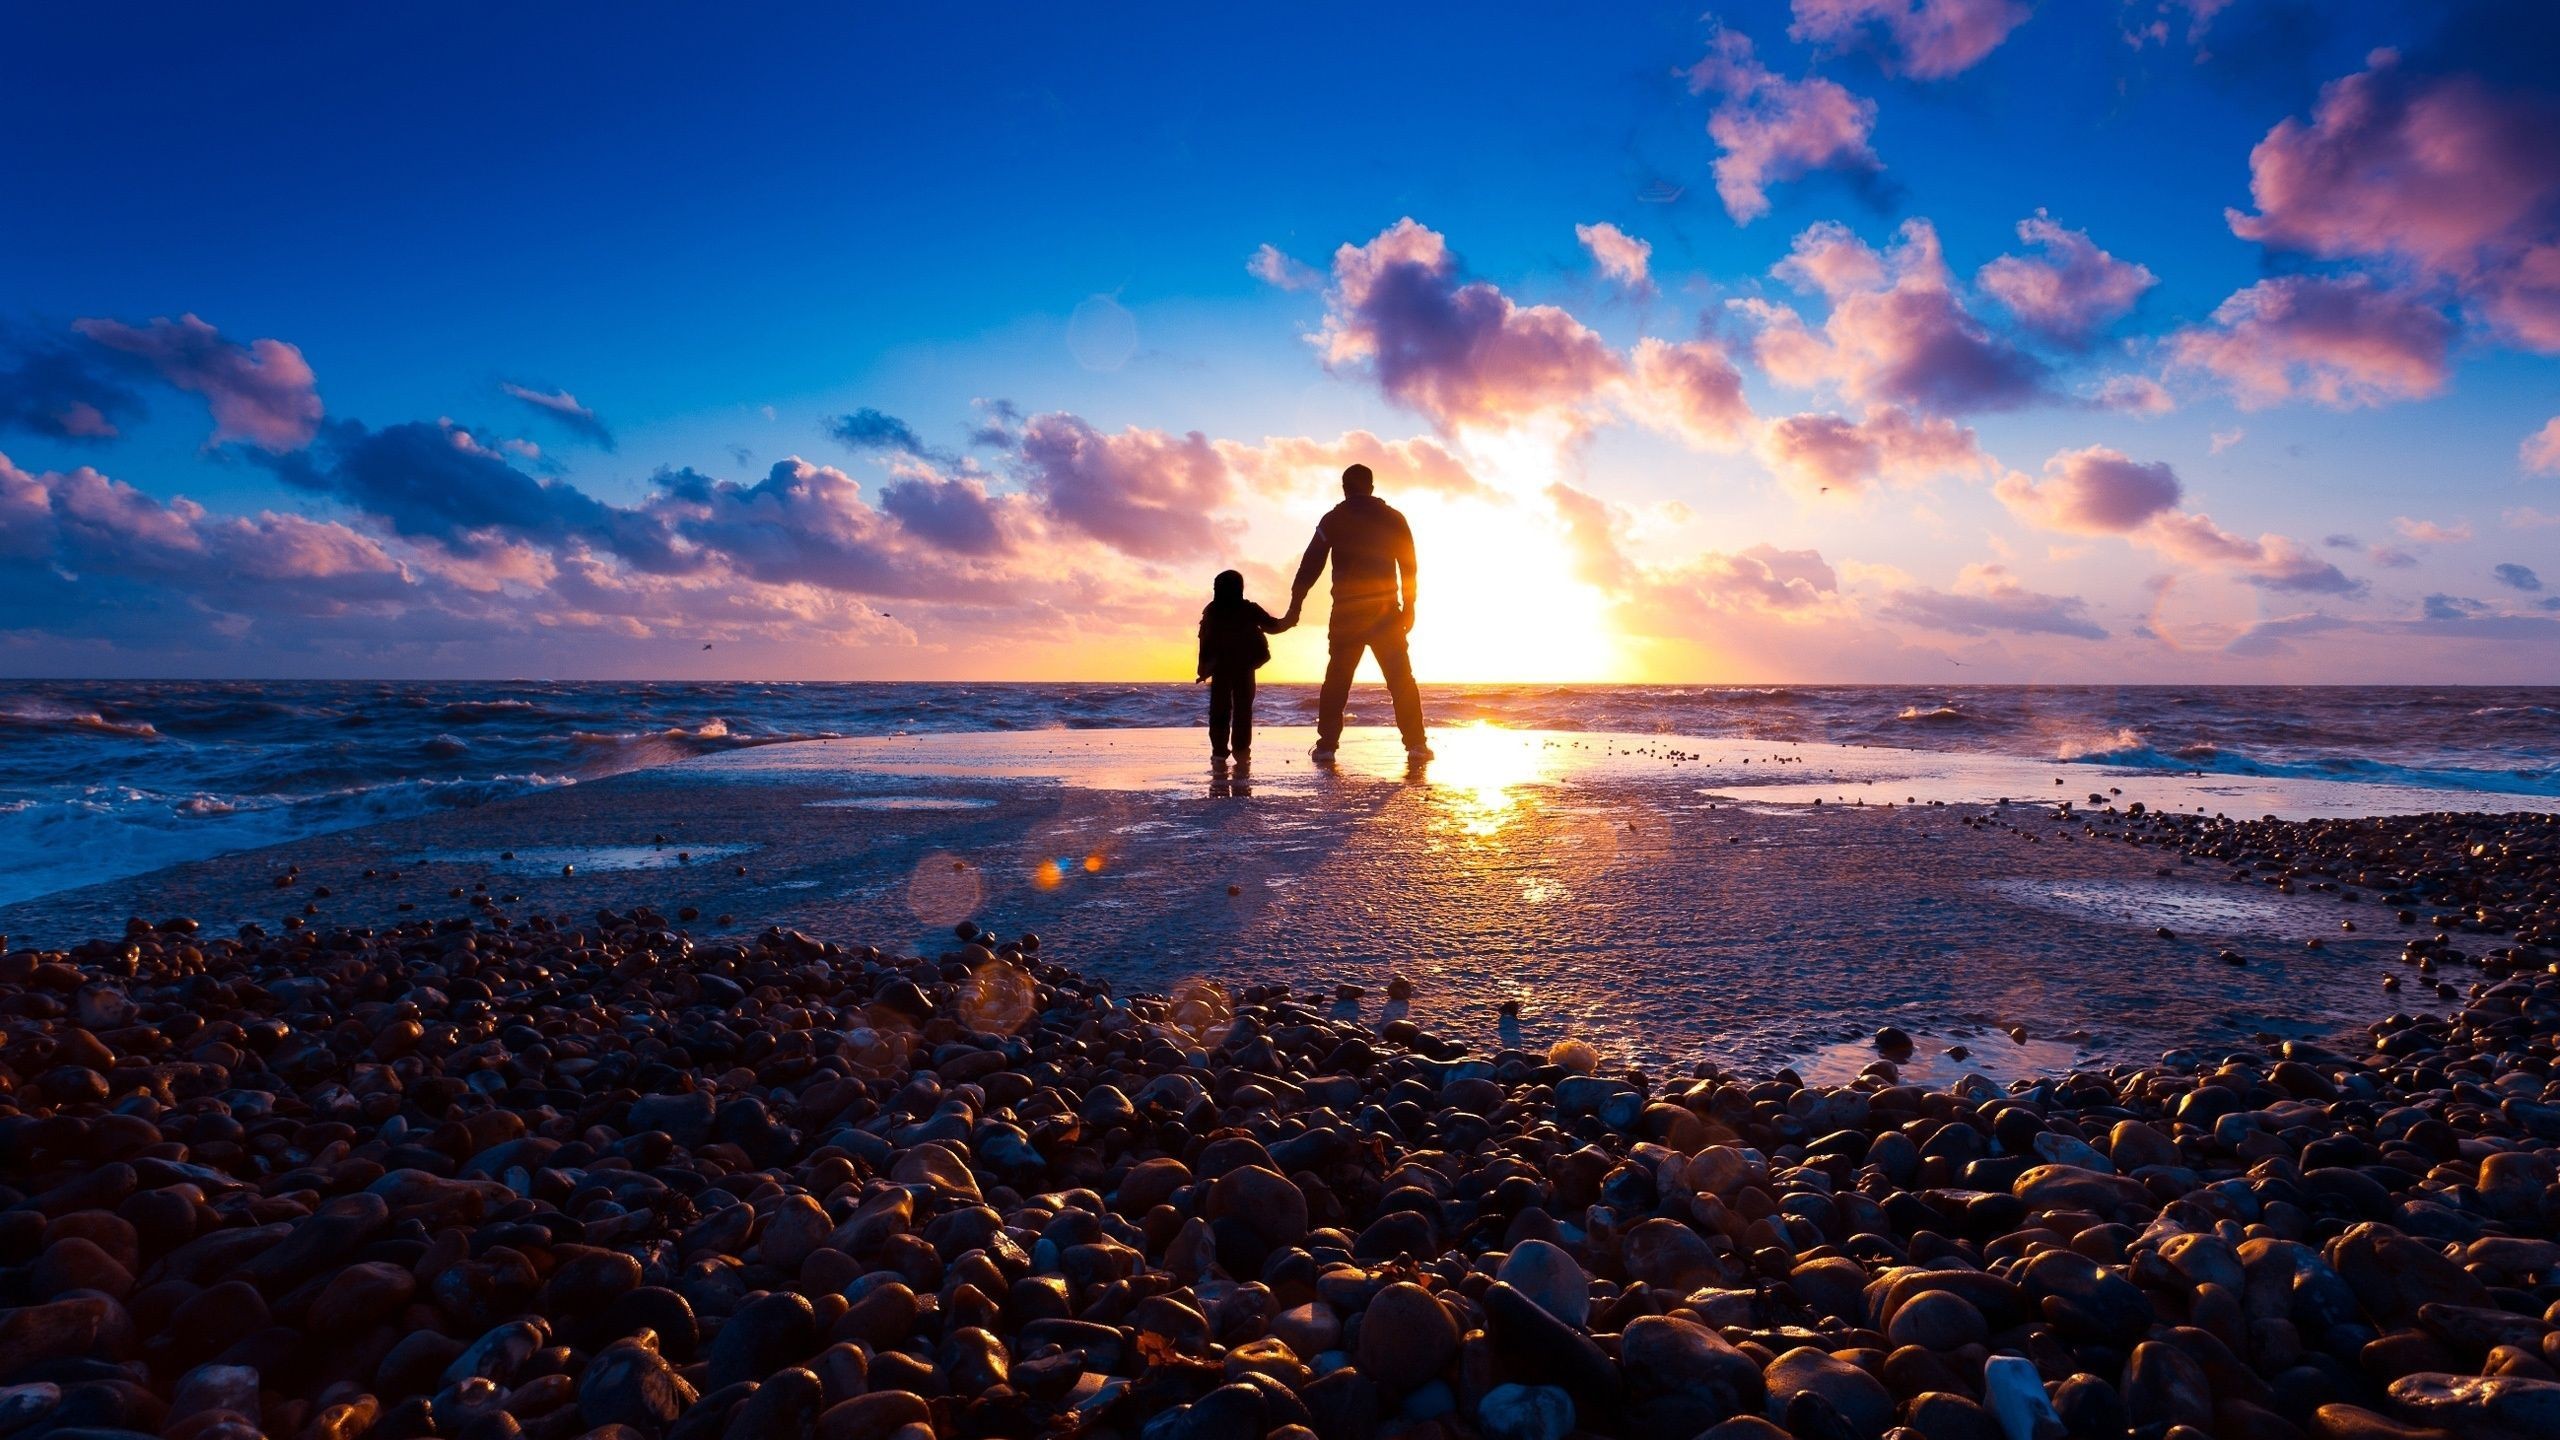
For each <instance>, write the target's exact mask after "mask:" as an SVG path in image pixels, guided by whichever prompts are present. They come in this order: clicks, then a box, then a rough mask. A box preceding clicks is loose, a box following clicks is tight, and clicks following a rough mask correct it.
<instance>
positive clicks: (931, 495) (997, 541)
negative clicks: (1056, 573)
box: [880, 475, 1007, 555]
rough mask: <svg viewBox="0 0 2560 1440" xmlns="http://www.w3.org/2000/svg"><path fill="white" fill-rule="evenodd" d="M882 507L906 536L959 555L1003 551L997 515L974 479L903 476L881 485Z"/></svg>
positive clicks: (983, 489) (1004, 545) (968, 477)
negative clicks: (907, 534) (914, 537)
mask: <svg viewBox="0 0 2560 1440" xmlns="http://www.w3.org/2000/svg"><path fill="white" fill-rule="evenodd" d="M880 508H881V509H883V510H885V511H887V512H888V513H889V514H890V515H892V516H894V517H896V519H897V521H898V524H899V525H900V526H901V527H903V528H904V529H905V530H906V531H907V533H909V534H911V535H914V536H916V537H917V538H918V539H921V540H925V541H929V542H931V543H932V544H934V545H937V546H939V547H941V548H942V549H945V550H949V551H952V552H953V553H955V554H960V555H994V554H999V553H1001V552H1002V551H1004V550H1005V549H1006V548H1007V542H1006V539H1005V534H1004V526H1003V524H1002V521H1001V520H1000V518H999V515H1000V511H999V509H998V507H997V506H996V504H995V503H994V501H992V500H991V499H990V498H989V497H988V495H987V487H986V486H985V485H984V484H983V483H981V482H980V481H978V480H977V479H976V478H975V477H971V476H962V477H959V478H956V479H950V478H945V477H943V476H939V475H908V476H901V477H899V478H898V479H896V480H893V481H891V482H889V484H887V485H886V486H883V487H882V488H881V491H880Z"/></svg>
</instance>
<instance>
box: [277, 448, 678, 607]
mask: <svg viewBox="0 0 2560 1440" xmlns="http://www.w3.org/2000/svg"><path fill="white" fill-rule="evenodd" d="M314 450H315V453H312V454H297V455H289V456H279V457H276V458H275V459H274V460H273V461H271V462H270V466H271V468H272V469H273V470H274V471H275V473H276V474H277V476H278V477H279V478H281V479H283V480H284V481H285V482H286V483H287V484H289V485H293V486H295V487H297V488H299V489H303V490H307V491H311V492H313V493H316V494H322V495H327V496H330V497H332V498H334V499H336V500H339V501H341V502H343V503H345V504H347V505H349V506H352V507H353V508H355V509H356V510H358V511H360V512H362V513H363V514H365V515H367V516H370V517H372V518H374V519H376V520H379V521H381V522H382V523H383V524H385V525H387V526H388V527H389V528H390V529H391V531H392V533H394V534H396V535H400V536H403V537H405V538H408V539H411V540H418V541H426V542H433V543H434V544H437V545H440V546H442V547H444V548H445V549H448V550H450V551H453V552H454V553H456V554H458V555H463V556H476V557H486V556H489V555H491V554H493V553H494V552H496V551H497V550H499V549H501V548H503V547H505V546H508V545H519V544H520V545H533V546H538V547H542V548H546V549H548V548H556V547H561V546H567V545H571V544H579V545H590V546H593V547H595V548H597V549H600V550H604V551H608V552H610V553H612V554H614V555H616V556H619V557H620V558H622V559H623V560H625V561H627V562H629V563H631V564H633V565H636V566H639V567H640V568H642V569H644V570H648V571H652V572H655V573H660V574H681V573H685V572H687V571H691V570H694V569H697V568H699V566H700V563H701V562H700V560H699V558H698V557H695V556H692V555H690V554H687V553H686V552H685V551H684V549H683V548H682V547H681V546H678V545H676V544H675V543H673V541H672V539H671V537H670V536H669V534H668V532H667V530H666V528H665V527H664V525H662V524H661V523H660V522H659V521H658V520H657V518H656V517H654V516H651V515H648V514H646V513H643V512H640V511H635V510H626V509H622V508H620V507H617V506H613V505H608V504H606V503H605V502H603V501H601V500H598V499H596V498H595V497H594V496H592V495H589V494H587V493H586V492H585V491H583V490H580V489H579V488H578V487H577V486H575V485H572V484H570V483H569V482H567V481H565V480H560V479H556V478H555V479H540V480H537V479H535V478H534V477H533V476H530V475H527V474H526V473H525V472H523V471H522V470H519V469H517V468H516V467H515V466H514V465H512V464H510V463H509V462H508V461H507V459H506V457H505V456H504V455H502V454H500V453H499V452H498V451H496V450H493V449H491V448H490V447H489V446H487V445H486V444H483V443H482V442H481V440H480V439H479V437H478V436H477V435H475V434H473V433H472V432H471V431H470V430H468V429H466V428H464V427H462V426H459V425H456V424H454V423H452V422H451V421H440V422H438V423H435V424H427V423H424V422H421V421H412V422H409V423H406V424H400V425H393V426H389V427H387V428H385V429H381V430H369V429H367V428H365V427H364V426H363V425H361V424H358V423H357V422H355V421H352V420H342V421H337V422H334V423H332V424H330V425H328V426H327V427H325V428H324V429H323V431H322V432H321V434H320V436H319V444H318V445H317V446H315V447H314Z"/></svg>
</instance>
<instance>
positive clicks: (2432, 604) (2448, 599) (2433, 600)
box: [2418, 595, 2489, 621]
mask: <svg viewBox="0 0 2560 1440" xmlns="http://www.w3.org/2000/svg"><path fill="white" fill-rule="evenodd" d="M2487 613H2489V607H2488V606H2487V605H2486V604H2484V603H2483V602H2481V601H2478V600H2474V599H2471V598H2470V597H2468V596H2465V595H2430V596H2428V597H2427V598H2426V599H2425V600H2424V601H2421V602H2420V603H2419V607H2418V614H2419V617H2420V618H2422V619H2427V620H2452V621H2460V620H2468V619H2471V618H2472V617H2473V616H2475V615H2485V614H2487Z"/></svg>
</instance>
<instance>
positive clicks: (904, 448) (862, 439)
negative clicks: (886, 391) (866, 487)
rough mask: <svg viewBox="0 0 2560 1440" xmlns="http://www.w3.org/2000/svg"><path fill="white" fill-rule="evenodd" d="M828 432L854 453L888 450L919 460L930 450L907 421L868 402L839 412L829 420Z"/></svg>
mask: <svg viewBox="0 0 2560 1440" xmlns="http://www.w3.org/2000/svg"><path fill="white" fill-rule="evenodd" d="M827 436H828V438H829V439H832V440H834V441H835V442H836V443H837V444H839V445H842V446H844V447H845V448H846V449H848V450H851V451H853V452H854V453H855V454H857V455H870V454H877V453H880V452H882V451H887V452H889V453H891V454H897V455H911V456H914V457H915V458H917V459H920V460H921V459H926V458H929V457H930V456H931V454H932V452H931V451H930V450H928V449H927V448H926V446H925V443H924V441H923V440H922V439H920V438H918V437H917V435H916V432H915V430H914V429H913V428H912V427H910V426H909V425H908V424H907V422H906V421H904V420H901V419H899V418H898V417H897V416H895V415H891V414H887V413H885V412H883V411H879V410H874V409H872V408H871V407H870V406H868V405H865V406H864V407H862V408H861V409H859V410H856V411H854V412H853V413H852V414H850V415H838V416H835V417H833V418H832V419H830V420H828V421H827Z"/></svg>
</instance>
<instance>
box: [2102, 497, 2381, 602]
mask: <svg viewBox="0 0 2560 1440" xmlns="http://www.w3.org/2000/svg"><path fill="white" fill-rule="evenodd" d="M2137 538H2139V539H2141V540H2142V542H2143V543H2145V544H2147V545H2150V546H2151V547H2152V548H2154V549H2156V550H2158V551H2160V552H2161V553H2162V554H2165V555H2168V556H2170V557H2171V558H2173V559H2177V560H2182V561H2184V562H2186V563H2187V564H2190V565H2194V566H2196V567H2198V568H2200V569H2208V570H2225V571H2231V572H2234V573H2236V574H2238V575H2240V576H2241V577H2243V578H2244V579H2247V580H2248V581H2249V582H2250V583H2251V584H2254V585H2258V586H2261V587H2263V588H2266V589H2269V590H2285V591H2294V592H2300V593H2304V594H2316V595H2354V594H2359V593H2361V592H2362V591H2363V590H2364V588H2365V586H2364V582H2363V581H2361V580H2357V579H2355V578H2353V577H2351V576H2349V575H2348V574H2347V573H2346V572H2345V571H2343V570H2340V569H2339V568H2338V567H2337V566H2335V565H2332V564H2330V563H2329V562H2328V561H2326V560H2323V559H2321V558H2320V557H2318V556H2317V555H2314V554H2312V553H2311V552H2310V551H2309V550H2308V549H2306V548H2304V546H2303V544H2302V542H2301V541H2299V540H2295V539H2292V538H2290V537H2288V536H2284V535H2261V536H2259V537H2257V538H2256V539H2254V540H2252V539H2250V538H2248V537H2246V536H2242V535H2234V534H2232V533H2231V532H2230V531H2228V530H2225V529H2223V528H2222V527H2221V526H2219V525H2216V524H2214V523H2213V517H2212V516H2210V515H2200V514H2190V513H2187V512H2184V511H2176V512H2171V513H2169V514H2165V515H2161V516H2158V517H2156V518H2154V519H2153V520H2152V521H2151V523H2150V524H2149V525H2147V526H2145V527H2143V529H2142V532H2141V534H2140V535H2139V536H2138V537H2137Z"/></svg>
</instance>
